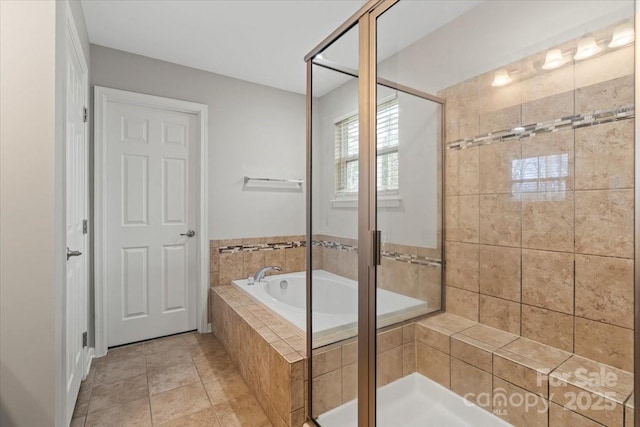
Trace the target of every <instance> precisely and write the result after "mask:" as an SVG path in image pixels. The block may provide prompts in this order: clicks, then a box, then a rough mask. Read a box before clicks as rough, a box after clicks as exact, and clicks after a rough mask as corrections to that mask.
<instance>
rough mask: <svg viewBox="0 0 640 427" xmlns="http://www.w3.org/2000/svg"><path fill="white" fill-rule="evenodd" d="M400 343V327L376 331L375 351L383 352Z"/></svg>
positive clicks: (398, 345)
mask: <svg viewBox="0 0 640 427" xmlns="http://www.w3.org/2000/svg"><path fill="white" fill-rule="evenodd" d="M401 345H402V327H398V328H393V329H389V330H387V331H383V332H378V339H377V340H376V352H377V353H383V352H385V351H388V350H391V349H393V348H396V347H400V346H401Z"/></svg>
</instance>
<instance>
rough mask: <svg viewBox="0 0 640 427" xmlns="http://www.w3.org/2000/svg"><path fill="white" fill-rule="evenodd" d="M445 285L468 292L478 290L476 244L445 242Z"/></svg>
mask: <svg viewBox="0 0 640 427" xmlns="http://www.w3.org/2000/svg"><path fill="white" fill-rule="evenodd" d="M446 249H447V251H446V257H447V264H446V270H445V271H446V282H445V283H446V284H447V286H453V287H456V288H461V289H466V290H468V291H474V292H478V290H479V265H480V258H479V248H478V245H476V244H471V243H457V242H447V247H446Z"/></svg>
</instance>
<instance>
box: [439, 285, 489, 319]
mask: <svg viewBox="0 0 640 427" xmlns="http://www.w3.org/2000/svg"><path fill="white" fill-rule="evenodd" d="M479 295H480V294H478V293H477V292H471V291H465V290H462V289H458V288H454V287H451V286H447V288H446V296H447V298H446V300H445V301H446V310H447V313H452V314H456V315H458V316H462V317H466V318H467V319H469V320H473V321H475V322H477V321H478V304H479Z"/></svg>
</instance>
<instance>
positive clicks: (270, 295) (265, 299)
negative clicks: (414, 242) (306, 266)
mask: <svg viewBox="0 0 640 427" xmlns="http://www.w3.org/2000/svg"><path fill="white" fill-rule="evenodd" d="M285 283H286V284H285ZM233 284H234V285H235V286H236V287H237V288H239V289H241V290H242V291H244V292H246V293H247V294H249V295H251V296H252V297H253V298H255V299H257V300H258V301H260V302H261V303H262V304H264V305H266V306H267V307H269V308H270V309H271V310H273V311H275V312H276V313H277V314H278V315H280V317H282V318H284V319H285V320H287V321H288V322H290V323H292V324H293V325H294V326H296V327H297V328H299V329H301V330H302V331H305V330H306V322H307V318H306V304H307V301H306V294H307V292H306V286H307V285H306V273H305V272H299V273H287V274H278V275H273V276H266V277H265V280H264V281H263V282H259V283H255V284H251V285H250V284H249V280H247V279H244V280H234V281H233ZM357 308H358V283H357V282H356V281H354V280H351V279H347V278H345V277H342V276H338V275H336V274H333V273H329V272H327V271H324V270H314V271H313V337H314V347H316V346H321V345H326V344H329V343H331V342H336V341H340V340H343V339H347V338H350V337H353V336H355V335H357V312H358V311H357ZM377 312H378V328H382V327H385V326H388V325H390V324H393V323H397V322H400V321H403V320H406V319H410V318H412V317H415V316H418V315H422V314H426V313H428V312H429V304H428V303H427V302H425V301H422V300H419V299H416V298H412V297H408V296H406V295H401V294H398V293H396V292H391V291H388V290H385V289H378V290H377Z"/></svg>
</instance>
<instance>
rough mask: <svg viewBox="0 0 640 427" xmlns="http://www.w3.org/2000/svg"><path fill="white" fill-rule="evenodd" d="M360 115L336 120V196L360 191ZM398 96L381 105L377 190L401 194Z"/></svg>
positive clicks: (389, 193) (378, 118)
mask: <svg viewBox="0 0 640 427" xmlns="http://www.w3.org/2000/svg"><path fill="white" fill-rule="evenodd" d="M358 125H359V123H358V114H357V113H356V114H352V115H349V116H348V117H346V118H342V119H339V120H338V121H336V123H335V153H336V196H337V197H354V198H355V197H356V196H357V192H358ZM398 141H399V138H398V99H397V97H395V96H394V97H393V98H391V99H387V100H386V101H384V102H382V103H380V104H379V105H378V116H377V145H378V158H377V163H378V166H377V167H378V177H377V183H378V193H382V194H388V195H394V194H398Z"/></svg>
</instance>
